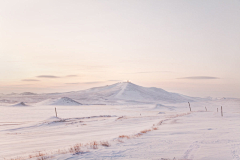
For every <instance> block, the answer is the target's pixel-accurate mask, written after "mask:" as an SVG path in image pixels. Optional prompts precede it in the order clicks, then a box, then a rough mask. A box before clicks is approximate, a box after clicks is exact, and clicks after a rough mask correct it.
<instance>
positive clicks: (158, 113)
mask: <svg viewBox="0 0 240 160" xmlns="http://www.w3.org/2000/svg"><path fill="white" fill-rule="evenodd" d="M88 92H90V93H89V94H88ZM156 92H157V93H156ZM80 93H81V94H80ZM82 93H85V96H84V97H81V96H80V95H83V94H82ZM87 94H88V95H87ZM91 94H92V95H93V97H92V98H91V96H90V95H91ZM154 94H155V95H154ZM52 95H54V96H52ZM69 95H70V96H69ZM86 95H87V96H86ZM151 95H152V96H154V97H151ZM77 96H78V98H74V97H77ZM161 96H162V97H163V98H161ZM164 96H165V99H164ZM21 97H22V98H21ZM61 97H65V98H61ZM66 97H71V98H72V99H73V100H72V99H70V98H66ZM53 98H55V99H53ZM1 99H2V101H1V102H2V103H1V106H0V158H1V159H4V158H5V159H11V158H13V159H59V160H60V159H73V160H75V159H171V160H172V159H175V160H187V159H188V160H190V159H201V160H210V159H211V160H215V159H216V160H231V159H232V160H240V136H239V133H240V100H239V99H231V98H222V99H214V100H212V99H209V98H207V99H201V98H193V97H188V96H184V95H180V94H176V93H170V92H166V91H164V90H161V89H156V88H145V87H140V86H137V85H134V84H131V83H121V84H114V85H110V86H106V87H99V88H94V89H89V90H86V91H78V92H73V93H72V92H69V93H58V94H44V95H36V94H27V95H26V94H24V95H15V94H14V95H5V96H2V97H1ZM81 99H82V100H83V101H80V100H81ZM174 99H175V100H174ZM40 101H42V102H40ZM188 101H190V103H191V108H192V112H190V111H189V106H188ZM9 102H14V104H16V102H18V103H20V104H22V103H21V102H23V103H26V105H13V104H10V103H9ZM78 103H79V104H78ZM98 103H99V104H102V105H97V104H98ZM67 104H69V105H67ZM93 104H94V105H93ZM221 106H223V116H221V112H220V111H221V110H220V108H221ZM55 107H56V109H57V115H58V117H56V116H55ZM205 107H206V108H207V111H206V109H205ZM217 108H218V112H217Z"/></svg>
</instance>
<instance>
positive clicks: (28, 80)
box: [22, 79, 39, 82]
mask: <svg viewBox="0 0 240 160" xmlns="http://www.w3.org/2000/svg"><path fill="white" fill-rule="evenodd" d="M22 81H27V82H33V81H39V80H37V79H23V80H22Z"/></svg>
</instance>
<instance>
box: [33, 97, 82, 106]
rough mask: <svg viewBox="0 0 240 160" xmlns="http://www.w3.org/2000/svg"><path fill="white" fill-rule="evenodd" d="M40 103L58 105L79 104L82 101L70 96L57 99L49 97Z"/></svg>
mask: <svg viewBox="0 0 240 160" xmlns="http://www.w3.org/2000/svg"><path fill="white" fill-rule="evenodd" d="M37 104H38V105H57V106H79V105H82V104H81V103H79V102H77V101H74V100H72V99H71V98H68V97H61V98H57V99H47V100H44V101H42V102H39V103H37Z"/></svg>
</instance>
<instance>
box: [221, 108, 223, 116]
mask: <svg viewBox="0 0 240 160" xmlns="http://www.w3.org/2000/svg"><path fill="white" fill-rule="evenodd" d="M221 114H222V116H223V110H222V106H221Z"/></svg>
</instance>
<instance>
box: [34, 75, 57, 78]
mask: <svg viewBox="0 0 240 160" xmlns="http://www.w3.org/2000/svg"><path fill="white" fill-rule="evenodd" d="M37 77H38V78H60V77H58V76H53V75H40V76H37Z"/></svg>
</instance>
